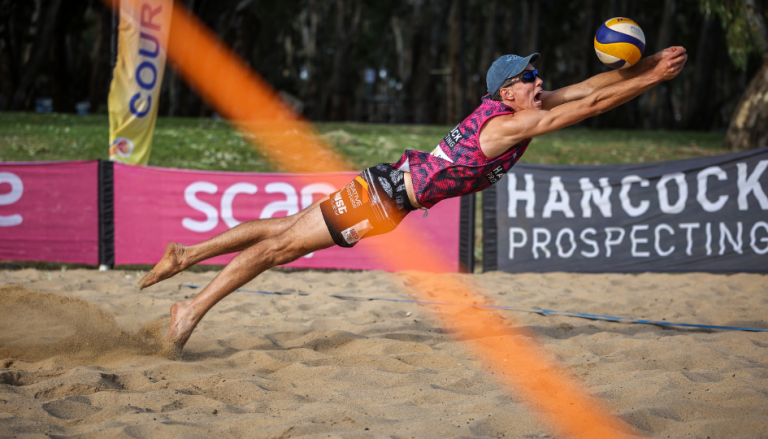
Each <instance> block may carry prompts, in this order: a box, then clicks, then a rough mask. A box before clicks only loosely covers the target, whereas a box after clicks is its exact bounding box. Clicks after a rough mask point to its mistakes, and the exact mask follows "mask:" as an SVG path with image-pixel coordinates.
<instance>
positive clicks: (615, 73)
mask: <svg viewBox="0 0 768 439" xmlns="http://www.w3.org/2000/svg"><path fill="white" fill-rule="evenodd" d="M679 51H681V52H682V53H685V49H684V48H682V47H679V46H673V47H670V48H668V49H664V50H662V51H661V52H658V53H656V54H654V55H652V56H649V57H646V58H643V59H642V60H641V61H640V62H638V63H637V64H635V65H634V66H632V67H630V68H628V69H620V70H611V71H609V72H604V73H600V74H598V75H595V76H593V77H591V78H589V79H587V80H585V81H582V82H579V83H578V84H573V85H570V86H568V87H563V88H560V89H557V90H554V91H545V92H542V95H541V108H542V109H544V110H551V109H553V108H555V107H557V106H558V105H562V104H565V103H568V102H573V101H576V100H579V99H584V98H585V97H587V96H588V95H589V94H590V93H592V92H594V91H595V90H599V89H601V88H603V87H607V86H609V85H612V84H615V83H617V82H620V81H626V80H629V79H632V78H634V77H636V76H638V75H641V74H643V73H645V72H647V71H648V70H650V69H652V68H654V67H656V64H658V63H659V61H661V59H663V57H664V54H665V53H672V52H679Z"/></svg>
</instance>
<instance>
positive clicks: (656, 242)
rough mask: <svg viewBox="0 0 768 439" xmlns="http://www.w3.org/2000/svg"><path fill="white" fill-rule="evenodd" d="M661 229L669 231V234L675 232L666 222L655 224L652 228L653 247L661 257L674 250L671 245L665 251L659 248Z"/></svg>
mask: <svg viewBox="0 0 768 439" xmlns="http://www.w3.org/2000/svg"><path fill="white" fill-rule="evenodd" d="M681 226H682V224H681ZM697 226H698V224H697ZM662 230H666V231H667V233H669V234H670V235H674V234H675V229H673V228H672V227H670V226H669V225H668V224H664V223H661V224H659V225H658V226H656V228H655V229H654V230H653V236H654V238H655V239H654V240H653V248H655V249H656V253H657V254H658V255H659V256H662V257H663V256H669V255H671V254H672V252H673V251H675V246H674V245H673V246H672V247H670V248H669V250H666V251H665V250H662V249H661V231H662ZM690 245H691V244H689V247H688V251H689V253H688V255H689V256H690V254H691V253H690Z"/></svg>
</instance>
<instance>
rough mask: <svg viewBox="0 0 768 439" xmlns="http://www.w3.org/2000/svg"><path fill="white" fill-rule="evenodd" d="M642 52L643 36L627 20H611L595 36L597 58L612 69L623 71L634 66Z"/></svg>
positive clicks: (637, 28)
mask: <svg viewBox="0 0 768 439" xmlns="http://www.w3.org/2000/svg"><path fill="white" fill-rule="evenodd" d="M644 51H645V34H644V33H643V30H642V29H640V26H639V25H638V24H637V23H635V22H634V21H633V20H631V19H629V18H623V17H616V18H611V19H610V20H608V21H606V22H605V23H603V25H602V26H600V29H598V30H597V34H595V52H596V53H597V57H598V58H600V61H602V63H603V64H605V65H607V66H608V67H610V68H612V69H625V68H627V67H629V66H632V65H634V64H635V63H636V62H638V61H640V57H642V56H643V52H644Z"/></svg>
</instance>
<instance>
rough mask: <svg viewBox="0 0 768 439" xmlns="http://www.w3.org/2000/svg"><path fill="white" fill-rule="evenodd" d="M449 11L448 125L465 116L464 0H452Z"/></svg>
mask: <svg viewBox="0 0 768 439" xmlns="http://www.w3.org/2000/svg"><path fill="white" fill-rule="evenodd" d="M451 3H452V4H451V12H450V14H449V15H448V67H449V68H450V76H449V80H450V82H449V85H448V102H447V105H448V107H447V111H446V113H447V114H446V119H447V120H446V121H445V123H446V124H448V125H451V124H455V123H459V122H461V120H462V119H463V118H464V117H465V116H466V114H464V113H466V100H465V99H464V93H463V89H464V84H466V80H465V77H466V71H465V69H464V63H463V62H462V55H463V53H464V44H463V43H464V29H463V20H462V18H463V17H462V14H463V12H464V2H463V1H462V0H453V1H452V2H451Z"/></svg>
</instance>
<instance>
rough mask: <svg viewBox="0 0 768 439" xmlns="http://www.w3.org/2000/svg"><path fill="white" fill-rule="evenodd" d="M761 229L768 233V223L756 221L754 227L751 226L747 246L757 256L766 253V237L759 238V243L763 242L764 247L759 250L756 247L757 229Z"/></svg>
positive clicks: (767, 239) (767, 247)
mask: <svg viewBox="0 0 768 439" xmlns="http://www.w3.org/2000/svg"><path fill="white" fill-rule="evenodd" d="M758 227H762V228H763V229H765V231H766V232H768V223H766V222H765V221H758V222H756V223H755V225H754V226H752V230H751V231H750V232H749V238H750V240H749V246H750V247H752V250H754V251H755V253H757V254H758V255H764V254H766V253H768V237H763V238H760V242H764V243H765V244H766V245H765V247H763V248H759V247H758V246H757V228H758Z"/></svg>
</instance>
